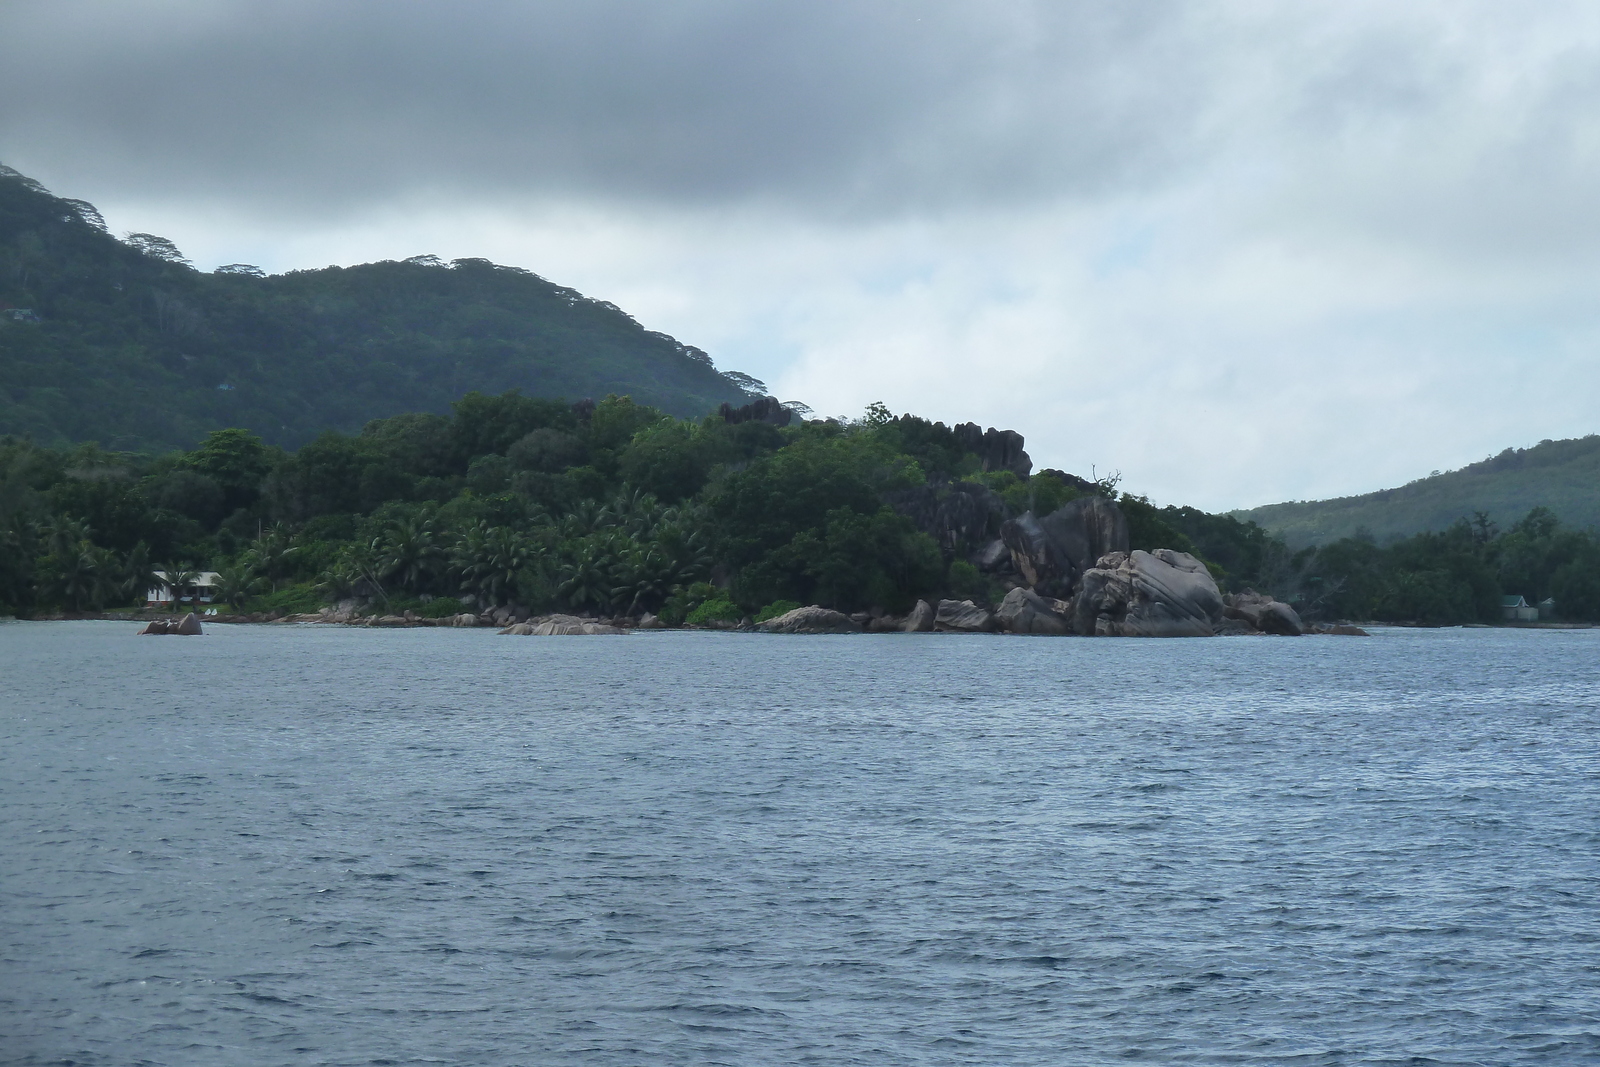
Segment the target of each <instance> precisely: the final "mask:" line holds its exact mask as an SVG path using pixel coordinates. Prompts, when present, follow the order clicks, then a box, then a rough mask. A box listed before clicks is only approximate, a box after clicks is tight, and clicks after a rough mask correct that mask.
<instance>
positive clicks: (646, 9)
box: [0, 0, 1205, 214]
mask: <svg viewBox="0 0 1600 1067" xmlns="http://www.w3.org/2000/svg"><path fill="white" fill-rule="evenodd" d="M1182 11H1183V8H1182V7H1181V6H1180V5H1176V4H1174V3H1168V2H1165V0H1156V2H1148V3H1134V4H1127V5H1104V4H1098V3H1086V2H1059V0H1058V2H1053V3H1033V4H1030V3H1015V4H1003V5H1002V4H990V3H973V2H955V3H946V4H926V3H912V2H905V0H899V2H896V0H887V2H877V3H871V4H853V3H852V4H847V3H828V2H817V0H806V2H793V0H788V2H767V3H728V2H705V0H703V2H698V3H696V2H681V3H673V4H658V3H642V2H641V3H619V2H614V0H595V2H589V3H584V4H569V3H484V2H475V3H474V2H463V3H452V4H448V5H446V4H435V3H426V4H424V3H394V2H389V3H340V4H327V3H302V2H277V3H265V4H262V3H251V4H243V3H200V2H194V3H166V4H156V5H127V4H120V3H20V4H19V3H12V4H10V5H7V6H6V7H5V9H4V12H3V13H0V100H4V101H5V102H6V103H5V104H4V105H0V151H4V152H7V153H9V154H11V155H12V156H13V157H16V156H18V155H20V156H22V157H25V158H41V159H49V160H52V161H59V164H60V166H62V167H63V168H65V167H69V166H70V167H73V168H77V169H81V170H85V171H88V172H92V173H95V174H106V173H115V174H117V175H118V176H119V182H120V183H121V184H122V185H123V186H124V187H129V186H133V185H139V186H143V187H145V188H146V189H148V190H150V191H160V190H169V191H170V190H173V189H175V188H184V189H185V190H186V191H190V192H200V193H218V192H224V193H228V192H231V194H232V195H239V194H241V193H243V194H245V195H249V196H255V197H263V196H264V197H267V198H270V199H274V200H291V201H293V200H298V201H304V202H306V203H309V204H328V203H329V202H330V201H332V202H339V201H341V200H346V199H347V200H350V201H359V200H361V199H363V198H368V197H372V196H384V195H388V194H391V193H395V192H398V191H402V190H407V189H418V188H430V187H432V188H441V189H451V190H461V189H468V190H481V191H485V192H493V191H496V190H515V191H518V192H531V193H536V194H539V193H543V194H555V195H582V196H587V197H599V198H605V197H624V198H628V199H633V200H645V201H651V200H656V201H665V202H678V203H690V204H693V203H707V202H718V201H725V200H727V199H729V198H735V199H746V200H750V199H754V200H768V201H776V202H779V203H798V204H803V205H808V207H809V209H811V210H823V211H829V212H840V213H845V214H854V213H860V212H867V213H882V212H891V213H893V212H898V211H903V210H908V209H910V210H917V209H925V208H930V207H932V208H939V207H942V206H949V205H959V204H963V203H969V202H972V201H990V202H992V201H995V200H1014V199H1018V198H1021V199H1027V198H1032V197H1038V196H1059V195H1063V194H1067V195H1071V194H1074V193H1078V194H1082V193H1085V192H1091V193H1092V192H1094V191H1097V190H1104V189H1107V188H1110V187H1113V186H1118V187H1127V186H1129V185H1138V184H1140V183H1141V182H1145V181H1148V180H1151V179H1152V178H1155V177H1158V176H1160V175H1164V174H1170V172H1171V171H1172V170H1173V169H1174V168H1177V167H1180V166H1181V165H1183V161H1184V160H1185V159H1187V158H1190V157H1191V156H1192V155H1193V152H1194V146H1193V144H1192V143H1191V139H1192V138H1191V135H1192V131H1193V129H1194V125H1195V121H1196V118H1197V115H1198V113H1199V111H1200V109H1201V108H1202V107H1203V106H1204V99H1205V92H1204V86H1203V85H1202V84H1201V83H1202V82H1203V80H1204V79H1203V77H1202V73H1203V72H1202V71H1201V70H1200V69H1199V67H1200V66H1201V64H1199V63H1197V61H1196V60H1195V59H1194V57H1193V56H1192V55H1191V53H1190V52H1189V50H1188V49H1187V48H1186V47H1185V41H1184V39H1183V37H1184V35H1183V34H1182V33H1181V32H1178V31H1180V30H1181V29H1182V27H1183V26H1184V17H1185V16H1184V15H1183V14H1182Z"/></svg>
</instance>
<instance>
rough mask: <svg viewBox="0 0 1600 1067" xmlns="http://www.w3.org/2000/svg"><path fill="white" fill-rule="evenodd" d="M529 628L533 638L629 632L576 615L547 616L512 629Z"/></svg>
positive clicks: (590, 635)
mask: <svg viewBox="0 0 1600 1067" xmlns="http://www.w3.org/2000/svg"><path fill="white" fill-rule="evenodd" d="M524 627H526V628H527V632H528V635H529V636H531V637H585V636H589V637H592V636H597V635H601V634H625V633H627V632H628V631H626V630H624V629H622V628H620V627H617V626H611V625H608V624H606V623H603V622H591V621H590V620H588V619H580V618H578V617H577V616H576V615H546V616H544V617H543V618H541V619H529V620H528V621H527V622H525V623H518V624H517V625H515V626H512V627H511V628H510V629H511V630H512V631H513V632H516V633H521V632H522V630H523V628H524Z"/></svg>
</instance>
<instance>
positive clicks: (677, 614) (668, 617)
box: [657, 582, 726, 626]
mask: <svg viewBox="0 0 1600 1067" xmlns="http://www.w3.org/2000/svg"><path fill="white" fill-rule="evenodd" d="M719 596H720V597H721V598H722V599H726V594H719V593H718V591H717V587H716V586H714V585H712V584H711V583H710V582H695V583H694V584H693V585H691V586H689V587H688V588H687V589H679V590H678V591H677V592H676V593H673V594H672V595H671V596H669V597H668V598H667V602H666V603H665V604H663V605H661V611H660V612H658V613H657V617H658V618H659V619H660V620H661V621H662V622H664V623H666V624H667V625H668V626H680V625H682V624H683V622H684V620H686V619H687V618H688V617H689V613H690V612H692V611H694V610H695V609H696V608H698V607H699V606H700V605H701V604H703V603H705V602H706V601H707V600H711V599H714V598H716V597H719Z"/></svg>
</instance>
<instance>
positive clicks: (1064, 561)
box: [1000, 496, 1128, 597]
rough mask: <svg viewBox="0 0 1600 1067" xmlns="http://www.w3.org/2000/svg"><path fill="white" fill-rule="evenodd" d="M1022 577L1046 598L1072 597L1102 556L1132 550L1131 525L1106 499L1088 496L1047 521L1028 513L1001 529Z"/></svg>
mask: <svg viewBox="0 0 1600 1067" xmlns="http://www.w3.org/2000/svg"><path fill="white" fill-rule="evenodd" d="M1000 537H1001V539H1002V540H1003V541H1004V542H1005V544H1006V547H1007V548H1008V549H1009V550H1010V552H1011V562H1012V565H1013V566H1014V567H1015V569H1016V572H1017V574H1018V575H1020V576H1021V577H1022V579H1023V581H1025V582H1026V583H1027V584H1028V585H1029V586H1031V587H1032V588H1033V590H1034V591H1035V592H1037V593H1040V594H1041V595H1045V596H1060V597H1066V596H1070V595H1071V594H1072V593H1073V591H1075V590H1076V589H1077V588H1078V585H1079V583H1080V580H1081V577H1082V575H1083V572H1084V571H1086V570H1088V569H1089V568H1091V567H1093V566H1094V565H1095V562H1096V561H1097V560H1099V559H1100V558H1101V557H1102V556H1106V555H1109V554H1111V553H1113V552H1127V551H1128V520H1127V517H1126V516H1124V515H1123V514H1122V509H1121V508H1119V507H1117V505H1116V504H1114V503H1113V502H1112V501H1110V500H1107V499H1106V498H1105V497H1103V496H1083V497H1079V498H1078V499H1076V500H1073V501H1070V502H1068V503H1067V504H1065V505H1063V506H1062V507H1060V508H1057V509H1056V510H1055V511H1052V512H1051V513H1050V514H1048V515H1046V516H1045V517H1044V518H1042V519H1041V518H1038V517H1037V516H1035V515H1034V514H1033V512H1031V511H1027V512H1023V513H1022V514H1021V515H1020V516H1018V517H1017V518H1015V519H1011V520H1010V521H1008V522H1007V523H1006V524H1005V525H1003V526H1002V527H1000Z"/></svg>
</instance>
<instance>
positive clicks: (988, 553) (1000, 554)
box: [972, 537, 1011, 573]
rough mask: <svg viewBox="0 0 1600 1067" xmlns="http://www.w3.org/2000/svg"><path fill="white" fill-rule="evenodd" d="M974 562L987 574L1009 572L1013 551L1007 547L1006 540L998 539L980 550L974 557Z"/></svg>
mask: <svg viewBox="0 0 1600 1067" xmlns="http://www.w3.org/2000/svg"><path fill="white" fill-rule="evenodd" d="M972 562H973V563H974V564H975V565H976V566H977V568H978V569H979V570H980V571H984V572H986V573H994V572H996V571H1000V570H1009V569H1010V565H1011V550H1010V549H1009V548H1007V547H1006V542H1005V539H1004V538H1001V537H996V538H995V539H994V540H993V541H990V542H989V543H988V544H986V545H984V546H983V547H982V548H980V549H978V553H977V555H975V556H973V557H972Z"/></svg>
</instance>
